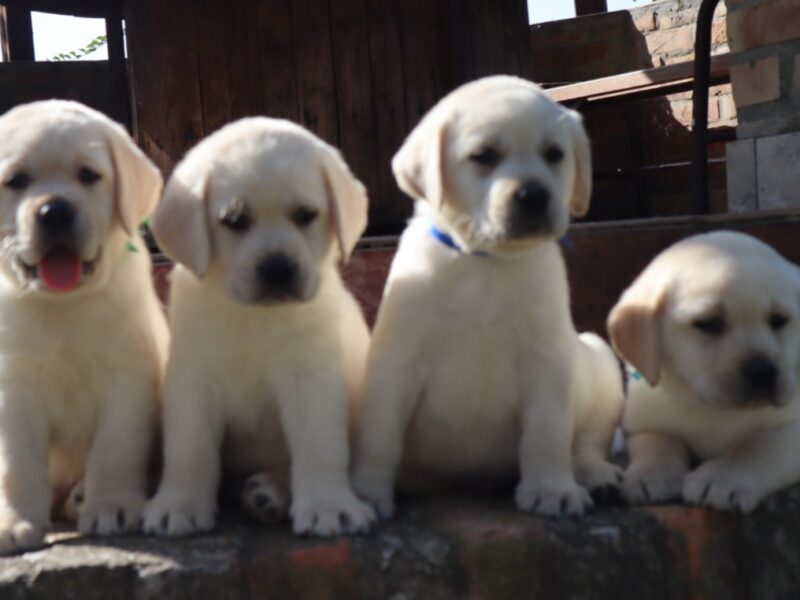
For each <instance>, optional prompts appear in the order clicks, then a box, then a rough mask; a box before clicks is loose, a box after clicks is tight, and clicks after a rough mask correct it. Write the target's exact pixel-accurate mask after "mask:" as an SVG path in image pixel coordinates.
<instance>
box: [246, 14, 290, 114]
mask: <svg viewBox="0 0 800 600" xmlns="http://www.w3.org/2000/svg"><path fill="white" fill-rule="evenodd" d="M291 11H292V5H291V0H262V1H261V2H259V3H258V6H257V10H256V16H255V28H256V40H257V53H258V61H259V72H260V74H261V105H262V109H263V111H264V113H265V114H267V115H269V116H272V117H280V118H284V119H290V120H292V121H300V113H299V108H298V100H297V93H296V84H295V62H294V60H295V59H294V54H295V53H294V45H293V41H292V16H291V14H292V13H291Z"/></svg>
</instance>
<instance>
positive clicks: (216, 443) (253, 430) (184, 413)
mask: <svg viewBox="0 0 800 600" xmlns="http://www.w3.org/2000/svg"><path fill="white" fill-rule="evenodd" d="M366 218H367V196H366V192H365V190H364V187H363V186H362V185H361V183H360V182H359V181H357V180H356V179H355V178H354V177H353V175H352V174H351V173H350V170H349V169H348V167H347V165H346V164H345V163H344V161H343V160H342V159H341V157H340V156H339V153H338V152H337V151H336V150H335V149H334V148H332V147H330V146H329V145H327V144H326V143H324V142H323V141H322V140H320V139H318V138H316V137H315V136H313V135H312V134H311V133H310V132H308V131H306V130H305V129H303V128H302V127H300V126H298V125H295V124H293V123H290V122H288V121H282V120H277V119H268V118H249V119H243V120H241V121H237V122H235V123H233V124H230V125H227V126H226V127H223V128H222V129H221V130H219V131H218V132H216V133H214V134H213V135H211V136H209V137H208V138H206V139H205V140H204V141H202V142H201V143H200V144H198V145H197V146H196V147H195V148H194V149H193V150H192V151H191V152H189V154H188V155H187V156H186V158H185V159H184V160H183V161H182V162H181V164H180V165H178V167H177V168H176V170H175V172H174V174H173V175H172V177H171V179H170V181H169V183H168V185H167V189H166V192H165V195H164V199H163V201H162V202H161V204H160V206H159V209H158V211H157V212H156V215H155V218H154V231H155V235H156V238H157V239H158V241H159V244H160V245H161V247H162V248H163V249H164V251H165V252H166V253H167V254H168V255H169V256H170V257H171V258H173V259H174V260H175V261H176V262H177V263H178V265H177V266H176V267H175V271H174V273H173V276H172V298H171V306H170V318H171V328H172V333H173V338H172V346H171V353H170V359H169V364H168V367H167V375H166V383H165V398H164V402H165V413H164V436H165V441H164V443H165V467H164V476H163V481H162V482H161V486H160V488H159V490H158V493H157V495H156V496H155V498H154V499H153V500H152V501H151V502H150V503H149V505H148V507H147V509H146V516H145V529H146V530H147V531H148V532H151V533H157V534H161V535H175V536H177V535H186V534H189V533H192V532H196V531H205V530H208V529H210V528H212V527H213V525H214V520H215V511H216V494H217V487H218V482H219V480H220V473H221V470H222V468H223V467H224V468H225V469H226V470H228V471H231V472H236V473H240V474H244V475H250V476H251V477H250V479H249V480H248V481H247V482H246V485H245V495H244V502H245V507H246V508H248V509H249V510H250V511H251V512H252V513H254V514H255V515H256V516H258V517H260V518H262V519H263V520H270V519H273V518H278V517H280V516H281V515H282V514H283V513H284V512H285V509H286V504H287V501H288V499H289V496H291V515H292V518H293V522H294V530H295V532H297V533H313V534H318V535H336V534H339V533H342V532H359V531H364V530H365V529H367V527H368V526H369V524H370V522H371V521H372V520H373V519H374V513H373V511H372V509H371V508H370V507H369V506H367V505H366V504H364V503H362V502H361V501H359V500H358V499H357V498H356V497H355V495H354V494H353V492H352V491H351V488H350V484H349V481H348V471H347V468H348V460H349V451H348V405H349V404H350V405H351V404H352V403H354V402H355V401H356V391H357V388H358V386H359V385H360V379H361V377H362V372H363V368H364V363H365V360H366V352H367V347H368V344H369V332H368V329H367V326H366V323H365V321H364V319H363V317H362V315H361V312H360V309H359V307H358V305H357V303H356V301H355V300H354V298H353V297H352V296H351V295H350V293H349V292H348V291H347V290H346V289H345V287H344V285H343V283H342V280H341V278H340V276H339V273H338V271H337V268H336V262H337V260H338V259H343V260H346V259H347V258H348V257H349V255H350V253H351V252H352V250H353V247H354V246H355V243H356V241H357V240H358V238H359V236H360V235H361V232H362V231H363V230H364V227H365V225H366ZM290 467H291V473H290V476H289V469H290ZM286 479H290V482H291V483H290V486H289V487H290V489H286V488H285V486H284V485H283V483H284V481H285V480H286Z"/></svg>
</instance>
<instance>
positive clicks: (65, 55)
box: [50, 35, 108, 60]
mask: <svg viewBox="0 0 800 600" xmlns="http://www.w3.org/2000/svg"><path fill="white" fill-rule="evenodd" d="M107 42H108V38H107V37H106V36H104V35H98V36H97V37H96V38H94V39H93V40H92V41H91V42H89V43H88V44H86V45H85V46H84V47H83V48H78V49H77V50H70V51H68V52H60V53H59V54H56V55H55V56H54V57H53V58H51V59H50V60H80V59H81V58H83V57H84V56H88V55H89V54H92V53H93V52H97V50H99V49H100V48H102V47H103V46H105V45H106V43H107Z"/></svg>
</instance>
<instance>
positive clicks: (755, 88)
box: [731, 56, 781, 106]
mask: <svg viewBox="0 0 800 600" xmlns="http://www.w3.org/2000/svg"><path fill="white" fill-rule="evenodd" d="M731 83H732V84H733V95H734V97H735V98H736V105H737V106H750V105H752V104H761V103H763V102H770V101H772V100H777V99H778V98H779V97H780V91H781V90H780V64H779V60H778V57H777V56H770V57H769V58H766V59H764V60H759V61H751V62H749V63H745V64H741V65H733V66H731Z"/></svg>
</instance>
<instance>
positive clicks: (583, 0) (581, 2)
mask: <svg viewBox="0 0 800 600" xmlns="http://www.w3.org/2000/svg"><path fill="white" fill-rule="evenodd" d="M604 12H608V3H607V2H606V0H575V14H576V15H577V16H579V17H582V16H583V15H593V14H596V13H604Z"/></svg>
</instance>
